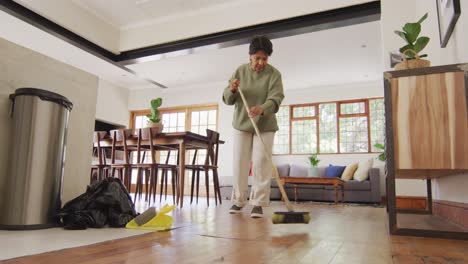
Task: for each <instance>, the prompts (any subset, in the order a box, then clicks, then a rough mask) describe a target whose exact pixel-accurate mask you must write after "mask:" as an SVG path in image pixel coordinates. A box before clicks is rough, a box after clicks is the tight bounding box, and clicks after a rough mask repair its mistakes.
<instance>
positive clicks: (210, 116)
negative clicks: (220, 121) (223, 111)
mask: <svg viewBox="0 0 468 264" xmlns="http://www.w3.org/2000/svg"><path fill="white" fill-rule="evenodd" d="M208 124H210V125H215V124H216V110H210V111H209V113H208Z"/></svg>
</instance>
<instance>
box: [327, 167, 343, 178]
mask: <svg viewBox="0 0 468 264" xmlns="http://www.w3.org/2000/svg"><path fill="white" fill-rule="evenodd" d="M345 168H346V166H333V165H331V164H330V166H328V168H327V169H326V170H325V177H341V174H342V173H343V171H344V170H345Z"/></svg>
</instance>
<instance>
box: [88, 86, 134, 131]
mask: <svg viewBox="0 0 468 264" xmlns="http://www.w3.org/2000/svg"><path fill="white" fill-rule="evenodd" d="M129 93H130V92H129V91H128V89H127V88H123V87H119V86H116V85H113V84H111V83H109V82H107V81H104V80H102V79H99V87H98V92H97V103H96V119H99V120H101V121H105V122H108V123H112V124H118V125H123V126H126V127H128V125H129V117H130V115H129V111H128V100H129Z"/></svg>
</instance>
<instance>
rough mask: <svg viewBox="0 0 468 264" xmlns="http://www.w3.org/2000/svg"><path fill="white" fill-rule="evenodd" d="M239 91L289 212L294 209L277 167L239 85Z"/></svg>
mask: <svg viewBox="0 0 468 264" xmlns="http://www.w3.org/2000/svg"><path fill="white" fill-rule="evenodd" d="M237 91H239V94H240V96H241V98H242V102H243V103H244V107H245V111H247V115H248V116H249V119H250V121H251V122H252V126H253V127H254V129H255V133H256V134H257V137H258V138H260V141H261V142H262V145H263V152H264V154H265V156H267V158H268V160H269V161H270V163H271V165H272V166H273V175H274V176H275V180H276V183H277V184H278V188H279V190H280V192H281V195H282V196H283V199H284V202H285V204H286V208H288V211H289V212H292V211H294V209H293V207H292V205H291V202H290V201H289V199H288V196H287V195H286V192H285V191H284V188H283V184H282V183H281V180H280V178H279V175H278V169H277V168H276V166H275V164H274V163H273V160H272V159H271V154H270V153H269V151H268V149H267V147H266V145H265V142H264V141H263V138H262V136H261V135H260V130H258V127H257V124H256V123H255V120H254V119H253V118H252V117H251V116H250V115H249V111H250V107H249V105H248V104H247V100H245V97H244V94H243V93H242V90H241V89H240V87H239V88H238V89H237Z"/></svg>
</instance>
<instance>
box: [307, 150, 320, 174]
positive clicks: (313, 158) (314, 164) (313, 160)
mask: <svg viewBox="0 0 468 264" xmlns="http://www.w3.org/2000/svg"><path fill="white" fill-rule="evenodd" d="M309 162H310V165H311V166H312V167H310V168H309V171H308V173H309V175H308V176H311V177H318V176H319V171H318V167H317V166H318V164H319V162H320V160H319V159H318V158H317V153H314V154H312V155H310V156H309Z"/></svg>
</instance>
